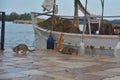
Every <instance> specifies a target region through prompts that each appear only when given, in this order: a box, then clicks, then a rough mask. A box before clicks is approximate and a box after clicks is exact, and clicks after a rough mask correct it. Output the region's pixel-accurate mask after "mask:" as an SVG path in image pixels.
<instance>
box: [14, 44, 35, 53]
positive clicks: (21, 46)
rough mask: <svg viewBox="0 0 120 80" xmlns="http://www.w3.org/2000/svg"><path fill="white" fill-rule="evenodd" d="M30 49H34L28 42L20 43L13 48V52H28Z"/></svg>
mask: <svg viewBox="0 0 120 80" xmlns="http://www.w3.org/2000/svg"><path fill="white" fill-rule="evenodd" d="M28 51H29V52H31V51H34V50H30V49H29V48H28V46H27V45H26V44H19V45H17V46H16V47H14V48H13V52H15V53H16V54H19V53H20V52H21V53H23V54H26V53H27V52H28Z"/></svg>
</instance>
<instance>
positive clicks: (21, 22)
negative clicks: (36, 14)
mask: <svg viewBox="0 0 120 80" xmlns="http://www.w3.org/2000/svg"><path fill="white" fill-rule="evenodd" d="M13 23H19V24H32V20H14V21H13Z"/></svg>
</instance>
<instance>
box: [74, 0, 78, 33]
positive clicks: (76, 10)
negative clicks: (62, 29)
mask: <svg viewBox="0 0 120 80" xmlns="http://www.w3.org/2000/svg"><path fill="white" fill-rule="evenodd" d="M78 1H79V0H74V7H75V11H74V21H73V30H74V32H77V31H78V28H79V18H78Z"/></svg>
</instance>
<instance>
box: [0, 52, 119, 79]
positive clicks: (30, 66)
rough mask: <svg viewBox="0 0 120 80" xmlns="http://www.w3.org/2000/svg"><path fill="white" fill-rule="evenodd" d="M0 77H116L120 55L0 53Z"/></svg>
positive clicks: (117, 77) (117, 75)
mask: <svg viewBox="0 0 120 80" xmlns="http://www.w3.org/2000/svg"><path fill="white" fill-rule="evenodd" d="M0 80H120V58H113V57H108V56H98V55H79V56H76V55H65V54H61V53H58V52H56V51H52V50H37V51H34V52H30V53H29V54H28V55H22V54H21V55H17V56H15V55H13V52H12V51H4V52H3V54H2V53H1V54H0Z"/></svg>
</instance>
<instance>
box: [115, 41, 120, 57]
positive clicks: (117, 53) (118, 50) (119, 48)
mask: <svg viewBox="0 0 120 80" xmlns="http://www.w3.org/2000/svg"><path fill="white" fill-rule="evenodd" d="M114 56H115V57H117V58H118V57H119V58H120V41H119V42H118V44H117V45H116V47H115V49H114Z"/></svg>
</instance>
